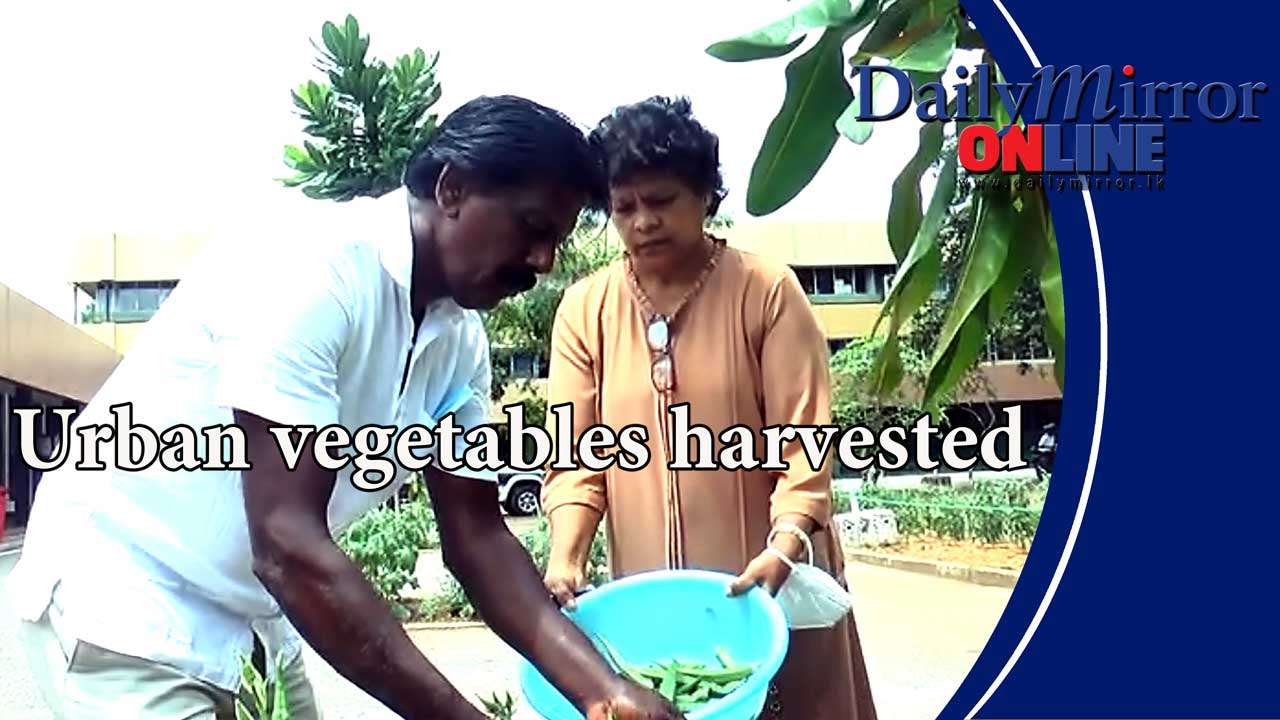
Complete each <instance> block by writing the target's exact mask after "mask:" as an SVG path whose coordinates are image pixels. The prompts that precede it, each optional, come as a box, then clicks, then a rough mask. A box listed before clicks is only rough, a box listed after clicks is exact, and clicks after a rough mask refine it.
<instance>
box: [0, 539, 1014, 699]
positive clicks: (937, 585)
mask: <svg viewBox="0 0 1280 720" xmlns="http://www.w3.org/2000/svg"><path fill="white" fill-rule="evenodd" d="M16 559H17V555H16V554H9V555H4V556H0V708H3V709H4V712H3V714H4V717H5V718H6V719H7V720H49V719H50V717H51V716H50V715H49V713H48V712H47V711H46V710H44V708H43V707H42V706H41V705H40V703H39V700H38V699H37V697H36V692H35V689H34V687H33V686H32V682H31V679H30V676H29V674H28V673H27V670H26V666H25V662H24V660H23V657H22V655H21V650H20V649H19V648H18V647H17V643H16V640H15V637H14V618H13V614H12V611H11V609H10V607H9V605H8V603H7V600H6V596H5V591H4V580H5V578H6V577H7V575H8V572H9V570H10V569H11V568H12V566H13V563H14V561H16ZM849 580H850V584H851V587H852V590H853V594H854V601H855V609H854V612H855V616H856V617H857V620H858V629H859V632H860V633H861V636H862V642H863V650H864V653H865V654H866V657H867V664H868V666H869V667H868V672H869V674H870V676H871V684H872V690H873V692H874V693H875V696H876V704H877V706H878V708H879V710H880V717H882V718H885V720H932V719H933V718H935V717H937V714H938V712H939V711H940V710H941V709H942V707H943V706H944V705H945V704H946V702H947V700H948V699H949V698H950V696H951V693H952V692H953V691H954V690H955V688H956V687H957V686H958V685H959V683H960V681H961V680H963V678H964V676H965V674H966V673H967V672H968V671H969V667H970V665H971V664H972V663H973V660H974V658H975V657H976V656H977V654H978V653H979V652H980V651H981V650H982V647H983V645H984V644H985V643H986V640H987V637H988V636H989V635H990V634H991V630H992V628H994V627H995V623H996V621H997V620H998V619H999V616H1000V613H1001V612H1002V611H1003V610H1004V607H1005V604H1006V603H1007V602H1008V599H1009V592H1010V591H1009V590H1007V589H1004V588H996V587H985V586H980V585H974V584H970V583H965V582H961V581H958V580H950V579H945V578H938V577H932V576H927V575H920V574H916V573H910V572H904V571H901V570H894V569H890V568H882V567H875V566H870V565H864V564H861V563H851V564H850V567H849ZM412 635H413V637H414V640H415V642H416V643H417V644H418V645H419V647H421V648H422V650H423V652H424V653H426V655H427V656H428V657H429V658H431V659H432V661H433V662H434V663H435V664H436V665H437V666H438V667H439V668H440V669H441V672H443V673H444V674H445V675H446V676H447V677H448V678H449V679H450V680H451V681H452V682H453V683H454V684H455V685H456V686H457V687H458V688H459V690H460V691H462V692H463V693H464V694H465V695H467V696H468V697H475V696H476V695H477V694H480V693H485V694H487V693H489V692H492V691H502V690H504V689H509V690H510V691H511V692H512V694H513V695H516V694H517V685H516V683H515V662H514V661H515V655H514V653H513V652H512V651H511V650H510V648H508V647H507V646H506V645H505V644H503V643H502V641H501V640H499V639H498V638H497V637H496V636H494V635H493V634H492V633H491V632H489V631H488V630H487V629H483V628H479V629H466V630H433V631H428V632H422V631H417V632H414V633H412ZM307 662H308V666H309V667H310V668H311V675H312V680H313V683H314V684H315V685H316V692H317V694H318V695H319V698H320V702H321V706H322V707H323V708H324V710H325V714H326V718H327V720H393V719H394V716H393V715H392V714H391V713H390V712H389V711H388V710H387V709H386V708H385V707H383V706H382V705H381V704H380V703H378V702H377V701H375V700H373V699H372V698H370V697H369V696H368V695H365V694H364V693H363V692H361V691H360V690H359V689H357V688H356V687H354V686H353V685H351V683H349V682H347V681H346V680H345V679H344V678H342V677H341V676H339V675H338V674H337V673H335V672H334V671H333V670H332V669H331V668H329V667H328V666H327V665H326V664H325V663H324V662H323V661H322V660H320V659H319V658H318V657H317V656H316V655H315V654H314V653H310V652H309V653H308V655H307Z"/></svg>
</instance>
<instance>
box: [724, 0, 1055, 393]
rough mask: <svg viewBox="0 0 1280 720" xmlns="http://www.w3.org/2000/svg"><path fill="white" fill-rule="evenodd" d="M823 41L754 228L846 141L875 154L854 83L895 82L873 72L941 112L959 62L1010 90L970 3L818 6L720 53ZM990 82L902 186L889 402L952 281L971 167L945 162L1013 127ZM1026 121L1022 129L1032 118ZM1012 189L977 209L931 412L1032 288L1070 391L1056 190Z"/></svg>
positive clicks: (939, 134)
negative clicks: (979, 131)
mask: <svg viewBox="0 0 1280 720" xmlns="http://www.w3.org/2000/svg"><path fill="white" fill-rule="evenodd" d="M864 31H865V34H863V35H862V39H861V41H860V42H859V43H858V44H857V49H856V50H855V51H854V52H853V53H852V54H850V55H848V56H847V57H846V50H845V45H846V43H848V42H849V41H850V40H852V39H853V38H855V37H857V36H858V35H859V34H862V33H864ZM814 34H817V37H818V39H817V41H816V42H815V43H813V44H812V46H810V47H809V49H807V50H806V51H804V52H803V53H801V54H800V55H799V56H798V57H796V58H794V59H793V60H791V61H790V62H789V63H788V64H787V67H786V72H785V75H786V94H785V96H784V98H783V102H782V107H781V108H780V109H779V110H778V112H777V113H776V115H775V116H774V119H773V121H772V122H771V123H770V125H769V128H768V130H767V131H766V133H765V137H764V139H763V141H762V143H761V147H760V150H759V152H758V154H757V156H756V160H755V163H754V165H753V167H752V172H751V177H750V180H749V184H748V188H747V210H748V212H750V213H751V214H752V215H755V216H761V215H768V214H770V213H772V212H774V211H776V210H778V209H779V208H781V207H783V206H784V205H786V204H787V203H789V202H790V201H791V200H793V199H794V198H795V197H796V196H797V195H798V194H799V193H800V192H801V191H802V190H804V188H805V187H806V186H807V185H808V184H809V183H810V182H811V181H812V179H813V178H814V176H815V175H816V174H817V172H818V170H819V169H820V168H821V167H822V165H823V164H824V163H825V162H826V161H827V158H828V157H829V156H830V154H831V152H832V150H833V149H834V148H835V145H836V143H837V142H839V140H840V139H841V138H844V139H845V140H847V141H849V142H852V143H855V144H858V145H862V144H865V143H867V142H868V141H870V139H871V136H872V134H873V133H872V131H873V127H874V124H873V123H872V122H870V121H864V120H859V119H858V117H857V115H858V109H859V104H860V103H859V101H858V98H857V97H856V93H855V91H854V89H853V87H852V86H851V82H852V81H860V82H858V85H859V90H860V91H861V90H862V88H863V87H864V86H867V85H869V86H870V90H871V92H872V94H874V89H875V87H876V86H877V85H878V84H879V83H880V82H882V81H883V79H884V78H885V77H887V75H886V74H885V73H883V72H881V73H877V74H876V76H875V77H874V79H871V80H870V81H869V82H868V81H867V79H865V78H860V77H859V75H860V74H861V73H862V72H864V70H863V69H862V68H863V66H865V65H869V64H887V65H889V66H892V67H893V68H896V69H897V70H900V71H902V72H904V73H906V74H907V76H908V77H909V78H910V80H911V85H912V87H914V88H915V89H916V90H915V92H916V96H917V97H916V99H917V100H918V101H921V102H922V103H931V104H932V106H933V107H934V108H935V109H936V108H937V106H939V105H942V103H941V100H940V99H941V98H943V97H945V95H946V89H945V88H944V87H943V86H942V84H941V79H942V77H943V75H944V73H945V72H946V71H947V69H948V68H949V67H950V66H951V63H952V60H953V58H954V56H955V53H956V52H957V51H958V50H974V51H981V52H982V58H983V62H984V63H985V64H988V65H990V66H992V67H993V68H994V70H995V72H993V73H992V74H991V76H992V80H994V81H1002V76H1001V73H1000V70H999V68H998V67H996V66H995V63H994V62H993V61H992V59H991V56H990V53H988V52H986V48H985V46H984V44H983V41H982V38H981V36H980V35H979V33H978V32H977V29H976V28H975V27H974V26H973V24H972V23H971V22H970V21H969V19H968V18H967V16H965V14H964V12H963V10H962V9H961V8H960V6H959V4H958V0H811V2H809V3H806V4H805V5H803V6H801V7H799V8H798V9H796V10H795V11H794V12H792V13H790V14H788V15H787V16H785V17H783V18H781V19H779V20H777V21H776V22H773V23H770V24H769V25H766V26H764V27H762V28H759V29H757V30H754V31H752V32H749V33H746V34H743V35H741V36H738V37H736V38H732V39H729V40H724V41H721V42H717V43H714V44H712V45H710V46H709V47H708V48H707V52H708V53H709V54H710V55H712V56H713V57H716V58H718V59H721V60H724V61H726V62H749V61H754V60H761V59H767V58H779V57H785V56H788V55H790V54H792V53H793V52H795V51H796V50H797V49H798V48H799V47H800V46H801V45H802V44H803V43H804V41H805V40H806V38H808V37H810V36H812V35H814ZM978 82H979V74H978V73H971V74H970V76H969V78H968V79H967V84H968V93H967V95H966V97H967V104H966V107H964V108H958V107H957V103H956V98H957V97H959V95H958V94H957V95H956V96H953V97H952V99H951V100H950V102H948V103H947V104H946V108H945V113H942V114H939V119H937V120H934V121H928V122H924V124H923V125H922V126H921V128H920V131H919V142H918V146H917V148H916V151H915V153H914V154H913V155H912V157H910V158H909V159H908V160H907V161H906V164H905V165H904V167H903V168H902V170H901V171H900V173H899V174H898V176H897V177H896V178H895V180H894V182H893V196H892V200H891V202H890V206H889V211H888V216H887V217H886V220H885V229H886V235H887V237H888V242H889V245H890V247H891V248H892V250H893V253H894V256H895V258H896V259H897V262H898V270H897V273H896V275H895V282H894V285H893V288H892V289H891V290H890V292H889V293H888V296H887V297H886V299H885V303H884V306H883V308H882V311H881V314H880V316H879V318H878V319H877V323H876V327H875V329H874V330H873V335H874V334H878V333H879V331H880V330H881V328H882V327H884V326H887V332H886V334H885V335H884V339H883V343H882V345H881V346H880V348H879V351H878V352H877V356H876V363H875V366H874V368H873V370H872V372H871V373H870V376H869V379H868V384H869V387H870V389H871V390H873V391H874V392H875V393H876V394H877V396H879V397H886V396H889V395H891V394H892V393H894V392H896V391H897V389H898V388H899V387H900V386H901V385H902V383H903V382H904V380H905V379H906V369H905V366H904V362H903V357H902V340H901V335H902V334H903V333H904V332H905V331H906V330H907V328H908V327H909V325H910V320H911V318H912V317H913V316H915V314H916V313H917V311H919V310H920V309H921V308H922V306H924V304H925V303H926V302H927V301H928V299H929V298H930V297H932V296H933V295H934V293H935V291H936V290H937V288H938V287H939V285H940V283H942V282H943V251H942V248H941V247H940V244H939V233H940V232H941V231H942V228H943V226H944V221H945V220H946V218H947V216H948V213H949V212H950V211H951V210H952V209H953V207H954V206H955V205H956V200H957V196H958V193H959V190H960V184H959V183H958V181H957V168H958V156H957V153H956V149H955V145H954V144H951V145H949V146H948V147H947V149H946V150H945V151H944V139H945V135H944V129H949V130H951V132H952V135H955V134H958V133H959V132H961V131H963V129H964V127H966V126H967V125H970V124H973V123H986V124H989V125H991V126H992V127H994V128H996V130H997V131H1000V130H1003V129H1005V128H1008V127H1010V126H1011V125H1012V124H1013V122H1014V121H1013V119H1012V118H1010V116H1009V114H1008V111H1007V109H1006V108H1005V107H1004V105H1003V103H1002V102H1000V101H998V102H996V103H995V106H996V107H995V113H994V114H993V115H992V116H991V117H990V118H986V119H982V118H979V117H978V115H979V113H978V108H977V99H978V96H979V92H978V87H977V83H978ZM989 89H990V88H988V90H989ZM992 95H994V93H992ZM868 104H870V102H869V101H868ZM1017 122H1018V124H1019V125H1020V126H1021V125H1022V121H1021V119H1018V120H1017ZM934 172H936V181H935V183H934V190H933V195H932V197H931V198H930V199H929V200H928V202H927V204H926V203H925V202H924V199H923V198H922V192H921V184H922V182H923V181H924V179H925V177H926V173H934ZM1008 180H1009V182H1002V183H989V184H984V185H983V186H982V187H980V188H975V189H974V191H973V197H972V199H971V202H968V203H967V204H965V205H964V208H963V212H964V213H967V215H968V227H969V228H970V232H969V234H968V236H967V237H966V238H965V239H964V240H963V246H962V247H963V249H962V251H961V254H960V257H961V262H960V264H959V267H960V270H959V273H958V276H957V277H956V285H955V287H954V290H953V292H951V293H950V296H949V300H948V302H947V306H946V311H945V313H944V314H943V318H942V322H941V324H940V327H939V328H938V330H937V336H936V340H935V341H934V342H933V345H932V347H931V348H929V350H928V356H929V360H928V370H927V373H926V380H925V387H924V396H923V404H924V406H926V407H930V408H936V407H938V406H939V405H940V404H941V402H942V401H943V399H944V398H946V397H947V396H948V395H949V394H950V393H951V391H952V390H954V389H955V388H956V387H957V385H959V384H960V382H961V381H962V380H963V379H964V378H965V376H966V374H967V373H968V372H969V371H970V370H971V368H972V367H973V366H974V364H975V363H976V362H977V361H978V359H979V358H980V356H981V354H982V350H983V348H984V345H985V342H986V340H987V337H988V334H989V332H990V330H991V328H992V327H993V326H995V325H997V324H998V323H999V322H1000V320H1001V319H1002V318H1003V317H1004V316H1005V314H1006V312H1007V311H1008V309H1009V307H1010V304H1011V302H1012V300H1013V299H1014V297H1015V294H1016V292H1017V290H1018V289H1019V287H1021V286H1023V284H1024V279H1025V278H1026V277H1028V276H1031V277H1032V278H1034V281H1035V283H1036V284H1037V286H1038V289H1039V292H1040V293H1041V295H1042V297H1043V303H1044V307H1045V309H1046V318H1047V321H1048V322H1047V323H1046V324H1045V326H1044V335H1045V341H1046V344H1047V345H1048V346H1049V347H1050V348H1052V350H1053V353H1054V357H1055V374H1056V377H1057V380H1058V384H1059V386H1061V385H1062V383H1063V374H1064V364H1063V363H1064V360H1065V354H1064V352H1063V342H1064V337H1065V332H1066V329H1065V318H1064V312H1063V298H1062V277H1061V269H1060V264H1059V259H1058V247H1057V241H1056V238H1055V235H1054V231H1053V223H1052V221H1051V219H1050V216H1049V207H1048V202H1047V200H1046V198H1045V196H1044V190H1043V188H1042V187H1041V186H1039V185H1038V184H1035V183H1033V182H1031V178H1030V177H1029V176H1028V175H1027V174H1026V173H1025V172H1020V173H1017V174H1014V175H1010V176H1008Z"/></svg>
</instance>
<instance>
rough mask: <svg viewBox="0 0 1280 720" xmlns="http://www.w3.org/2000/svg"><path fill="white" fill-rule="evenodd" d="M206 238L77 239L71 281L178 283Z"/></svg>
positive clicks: (132, 236)
mask: <svg viewBox="0 0 1280 720" xmlns="http://www.w3.org/2000/svg"><path fill="white" fill-rule="evenodd" d="M207 240H208V236H206V235H201V234H195V233H176V234H172V235H168V234H166V235H142V234H120V233H117V234H101V235H92V236H87V237H84V238H81V239H80V241H79V242H78V243H77V250H76V254H75V260H74V261H73V264H72V267H71V276H70V278H69V279H70V280H71V281H72V282H86V283H87V282H96V281H99V280H118V281H132V280H178V279H181V278H182V277H183V276H184V275H185V274H186V271H187V268H188V266H189V265H190V263H191V260H192V258H194V257H195V254H196V253H197V252H198V251H199V249H200V248H201V247H203V245H204V243H205V242H207Z"/></svg>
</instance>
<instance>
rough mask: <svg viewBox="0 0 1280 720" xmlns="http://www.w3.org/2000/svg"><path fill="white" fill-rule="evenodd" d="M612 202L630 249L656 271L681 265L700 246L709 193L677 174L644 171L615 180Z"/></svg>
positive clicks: (615, 221) (614, 216) (620, 231)
mask: <svg viewBox="0 0 1280 720" xmlns="http://www.w3.org/2000/svg"><path fill="white" fill-rule="evenodd" d="M609 205H610V216H611V218H612V220H613V225H614V227H615V228H617V230H618V234H619V235H621V236H622V241H623V244H625V245H626V247H627V252H629V253H631V255H632V257H634V258H635V259H636V260H637V261H638V262H641V263H643V264H645V265H647V266H649V267H650V268H652V269H654V270H656V271H658V272H664V271H666V270H671V269H674V268H677V267H679V266H680V265H681V263H684V262H687V261H688V258H689V257H690V256H691V255H694V254H696V253H697V252H698V251H699V249H700V247H701V243H702V237H703V230H702V228H703V222H704V221H705V220H706V216H707V198H706V197H703V196H701V195H698V194H697V193H695V192H694V191H693V190H692V189H691V188H690V187H689V186H688V185H687V184H686V183H685V182H684V181H682V180H681V179H679V178H677V177H675V176H674V175H670V174H667V173H646V174H642V175H637V176H636V177H634V178H631V179H629V180H627V181H626V182H624V183H617V184H615V185H613V186H612V187H611V188H610V191H609Z"/></svg>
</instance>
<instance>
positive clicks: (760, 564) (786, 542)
mask: <svg viewBox="0 0 1280 720" xmlns="http://www.w3.org/2000/svg"><path fill="white" fill-rule="evenodd" d="M776 527H778V528H779V529H782V528H784V527H791V528H794V529H799V530H800V532H802V533H804V534H805V535H806V536H809V535H812V534H813V531H814V528H815V523H814V522H813V521H812V520H810V519H809V518H807V517H805V516H803V515H794V514H793V515H784V516H782V517H780V518H778V524H777V526H776ZM769 545H770V547H772V548H773V549H774V550H777V551H778V552H780V553H782V554H783V555H785V556H787V558H789V559H790V560H791V562H793V563H794V562H802V559H803V558H805V556H806V554H807V553H808V549H807V548H806V547H805V543H804V541H803V540H801V539H800V538H799V537H798V536H796V535H794V534H793V533H792V532H790V531H783V532H777V533H776V534H774V536H773V540H771V541H770V543H769ZM789 577H791V567H790V566H788V565H787V564H786V563H785V562H783V561H782V559H781V558H779V557H778V556H777V555H774V554H773V553H771V552H769V551H768V550H766V551H764V552H762V553H760V554H759V555H757V556H756V557H755V558H754V559H752V560H751V562H749V563H747V567H746V569H744V570H743V571H742V574H741V575H739V576H738V577H737V579H736V580H734V581H733V582H732V583H731V584H730V585H729V595H731V596H736V595H741V594H742V593H745V592H747V591H748V590H750V589H751V588H753V587H756V586H759V587H763V588H764V589H765V590H767V591H769V594H770V595H777V594H778V590H780V589H781V588H782V585H783V583H785V582H786V581H787V578H789Z"/></svg>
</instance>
